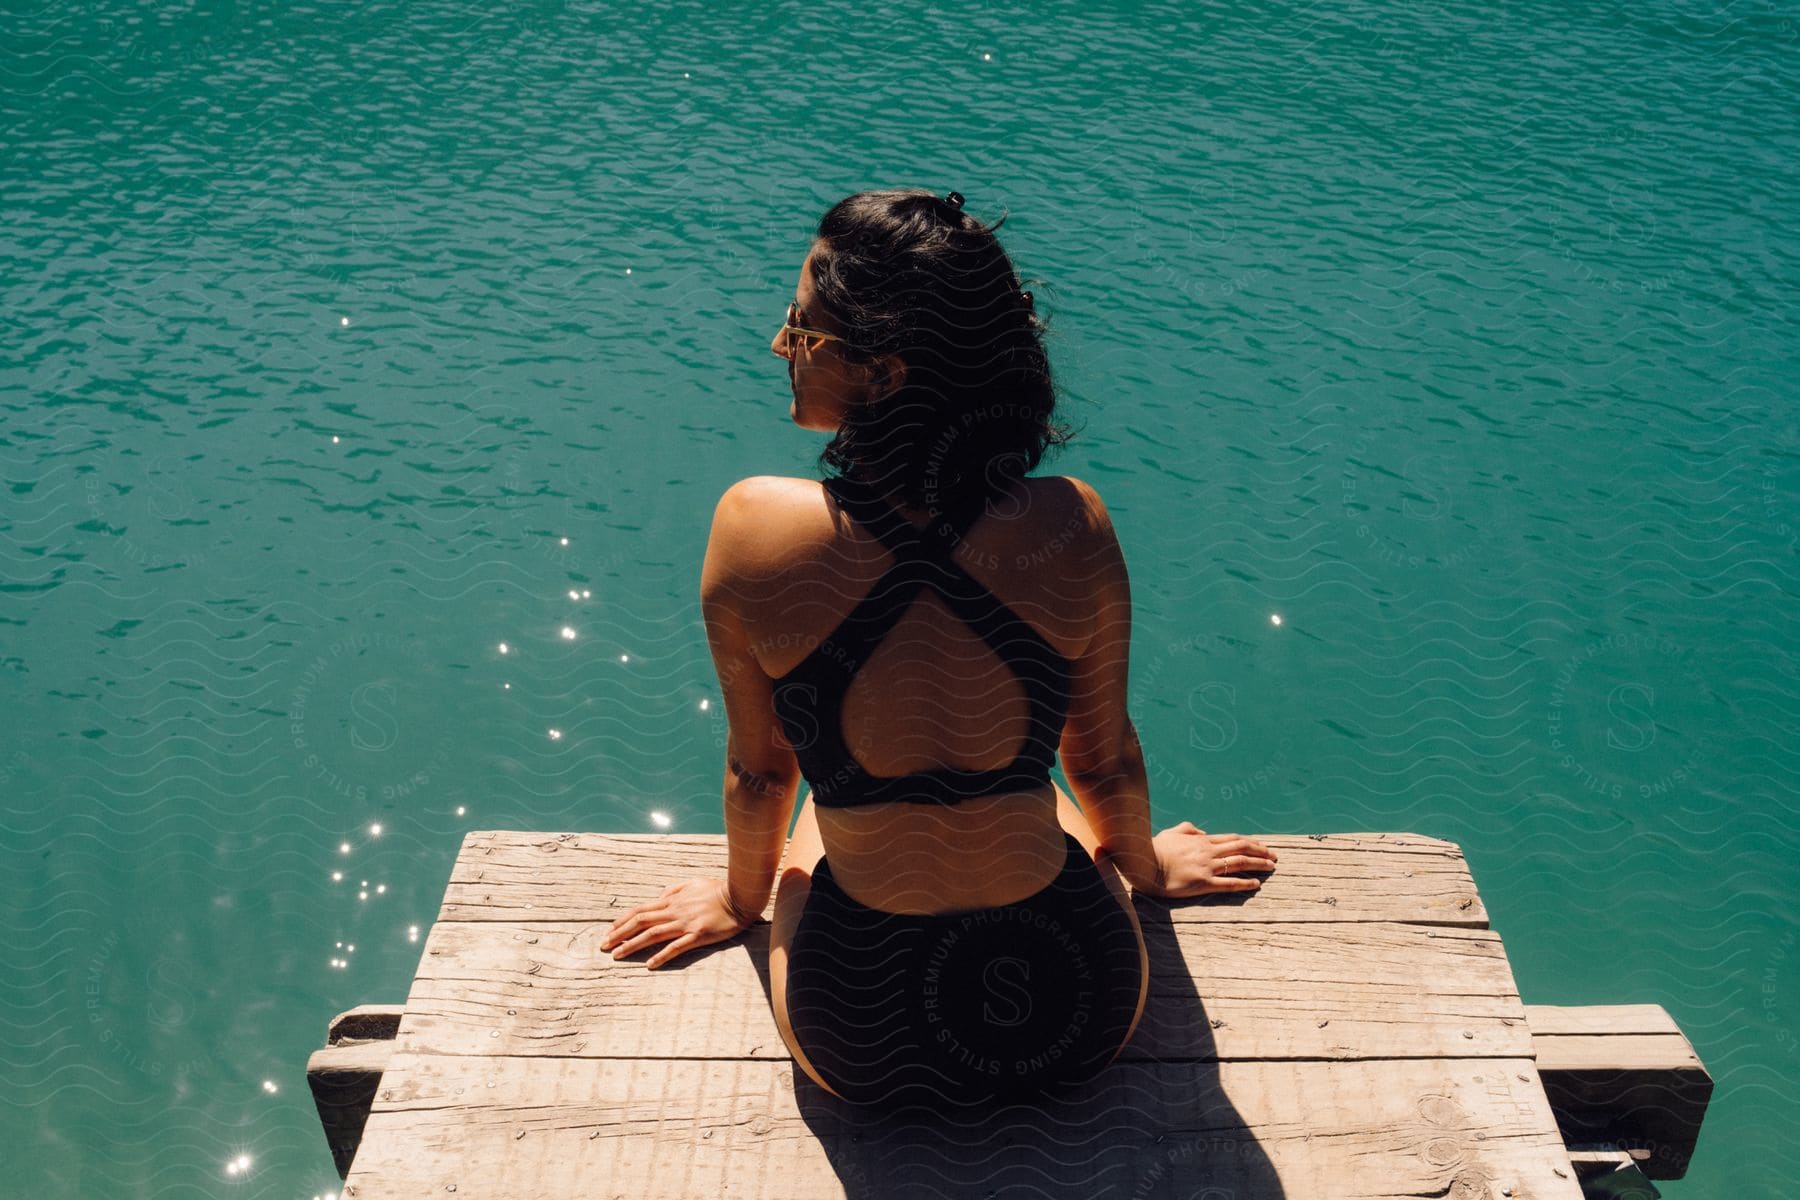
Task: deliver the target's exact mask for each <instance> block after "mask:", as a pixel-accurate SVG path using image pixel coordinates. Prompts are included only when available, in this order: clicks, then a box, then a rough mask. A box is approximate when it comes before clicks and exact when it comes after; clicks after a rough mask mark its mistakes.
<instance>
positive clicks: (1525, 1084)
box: [344, 1056, 1581, 1200]
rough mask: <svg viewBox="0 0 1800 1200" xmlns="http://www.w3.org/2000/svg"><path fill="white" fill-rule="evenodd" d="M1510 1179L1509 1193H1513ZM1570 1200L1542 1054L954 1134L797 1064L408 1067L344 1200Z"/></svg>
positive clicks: (1300, 1075)
mask: <svg viewBox="0 0 1800 1200" xmlns="http://www.w3.org/2000/svg"><path fill="white" fill-rule="evenodd" d="M1503 1189H1510V1193H1508V1192H1505V1191H1503ZM452 1191H453V1192H454V1195H455V1196H456V1198H457V1200H485V1198H490V1197H491V1198H494V1200H563V1198H565V1197H566V1198H569V1200H573V1198H575V1197H581V1198H583V1200H589V1198H602V1197H619V1198H625V1197H630V1198H631V1200H639V1198H643V1200H651V1198H658V1197H669V1198H671V1200H672V1198H676V1197H681V1198H683V1200H685V1198H689V1197H714V1196H716V1197H725V1198H737V1200H765V1198H766V1200H774V1198H776V1197H780V1198H782V1200H801V1198H810V1197H821V1198H832V1200H836V1198H840V1197H854V1198H858V1200H874V1198H877V1197H881V1198H885V1197H916V1198H932V1197H959V1198H960V1197H968V1196H989V1195H993V1196H1007V1197H1025V1196H1043V1197H1079V1198H1080V1200H1093V1198H1094V1197H1114V1196H1116V1197H1133V1198H1135V1197H1146V1198H1149V1197H1156V1198H1162V1200H1176V1198H1181V1200H1193V1198H1195V1197H1205V1196H1211V1197H1231V1198H1233V1200H1274V1198H1276V1197H1285V1198H1287V1200H1310V1198H1321V1200H1322V1198H1325V1197H1330V1198H1332V1200H1346V1198H1350V1197H1365V1198H1375V1197H1396V1198H1397V1197H1419V1196H1449V1197H1458V1198H1462V1200H1473V1198H1475V1197H1499V1196H1502V1195H1505V1194H1510V1196H1511V1197H1513V1200H1578V1198H1579V1196H1580V1194H1581V1193H1580V1189H1579V1188H1578V1187H1577V1185H1576V1182H1575V1178H1574V1172H1573V1170H1572V1169H1571V1168H1570V1166H1569V1162H1568V1158H1567V1155H1566V1153H1565V1152H1564V1149H1563V1144H1562V1140H1561V1138H1560V1137H1559V1136H1558V1135H1557V1133H1556V1131H1555V1126H1554V1123H1553V1121H1552V1119H1551V1116H1550V1112H1549V1109H1548V1107H1547V1105H1546V1104H1545V1102H1544V1099H1543V1095H1542V1092H1541V1091H1540V1090H1539V1089H1538V1088H1537V1086H1536V1084H1535V1081H1534V1077H1533V1076H1532V1074H1531V1063H1530V1062H1529V1060H1523V1059H1518V1060H1505V1059H1494V1060H1486V1061H1465V1060H1448V1061H1446V1060H1409V1061H1399V1062H1393V1061H1370V1062H1354V1063H1303V1062H1247V1063H1224V1064H1220V1065H1218V1066H1216V1067H1215V1066H1209V1065H1204V1064H1197V1063H1186V1064H1168V1063H1164V1064H1153V1063H1132V1064H1128V1065H1121V1066H1119V1067H1117V1068H1116V1069H1115V1070H1112V1071H1109V1072H1107V1074H1106V1075H1104V1076H1102V1079H1101V1080H1100V1081H1096V1083H1095V1085H1092V1086H1090V1087H1088V1088H1084V1089H1079V1090H1076V1091H1073V1092H1070V1093H1067V1094H1065V1095H1061V1096H1058V1097H1055V1098H1046V1099H1045V1100H1043V1101H1041V1102H1039V1103H1036V1104H1033V1105H1030V1106H1019V1105H1014V1106H1010V1107H1004V1108H1000V1109H997V1110H995V1111H993V1112H991V1113H988V1114H985V1115H983V1116H981V1117H978V1118H976V1119H973V1120H969V1121H964V1122H960V1123H957V1124H947V1123H946V1122H944V1121H943V1120H942V1119H941V1118H939V1117H938V1116H937V1115H935V1114H932V1113H929V1112H923V1111H913V1112H901V1113H895V1114H888V1115H867V1114H863V1113H861V1112H859V1111H858V1110H856V1109H854V1108H852V1107H850V1106H847V1105H844V1104H842V1103H840V1102H838V1101H836V1100H834V1099H833V1098H832V1097H830V1096H829V1095H828V1094H826V1093H825V1092H824V1091H823V1090H822V1089H820V1088H818V1087H817V1086H816V1085H814V1084H812V1083H811V1082H810V1081H809V1080H807V1079H806V1078H805V1076H799V1078H798V1081H797V1082H796V1077H795V1072H794V1071H793V1069H792V1067H791V1066H789V1065H787V1064H781V1063H773V1062H743V1061H740V1062H712V1061H687V1060H648V1061H647V1060H618V1059H609V1060H600V1061H583V1060H572V1059H559V1058H542V1057H537V1058H470V1057H464V1058H456V1057H449V1058H439V1057H431V1056H418V1057H415V1058H413V1059H412V1060H411V1061H410V1062H409V1064H408V1070H407V1072H406V1077H405V1079H404V1080H403V1081H402V1080H395V1081H393V1082H391V1083H384V1084H383V1086H382V1089H381V1092H380V1095H379V1096H378V1097H377V1100H376V1106H375V1111H374V1113H373V1115H372V1116H371V1117H370V1119H369V1125H368V1129H367V1132H366V1135H365V1140H364V1146H363V1150H362V1152H361V1153H360V1154H359V1155H358V1157H357V1160H356V1167H355V1171H354V1172H353V1174H352V1178H351V1180H350V1183H349V1185H348V1186H346V1188H345V1189H344V1195H345V1197H346V1198H347V1200H401V1198H408V1200H411V1198H415V1197H416V1198H419V1200H423V1198H424V1197H433V1198H438V1197H443V1196H445V1195H447V1194H451V1193H452Z"/></svg>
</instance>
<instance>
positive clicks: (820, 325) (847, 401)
mask: <svg viewBox="0 0 1800 1200" xmlns="http://www.w3.org/2000/svg"><path fill="white" fill-rule="evenodd" d="M812 263H813V252H812V251H810V250H809V251H808V252H807V255H806V261H804V262H802V263H801V264H800V281H799V283H798V284H797V285H796V286H795V288H794V303H795V304H797V305H798V306H799V313H798V314H797V315H796V316H795V318H794V323H795V324H796V325H798V326H799V327H801V328H803V329H815V330H818V331H819V332H820V333H831V334H839V335H841V334H842V330H840V329H839V328H838V324H837V322H836V321H835V320H834V319H833V318H832V317H831V316H830V315H829V314H827V313H826V312H824V311H823V310H822V309H821V308H820V307H819V305H818V303H817V302H816V300H815V299H814V296H813V278H812ZM782 320H783V322H784V323H783V325H782V327H781V328H780V329H777V330H776V331H775V337H774V339H773V340H772V341H770V343H769V350H770V352H771V353H773V354H774V355H776V356H777V357H778V358H785V359H787V362H788V379H789V380H790V382H791V384H792V389H793V404H792V406H791V407H790V408H789V410H788V415H789V416H791V417H792V418H793V421H794V424H796V425H798V426H799V427H800V428H802V429H813V430H817V431H818V432H820V433H836V432H837V431H838V428H839V426H841V425H842V424H843V422H844V414H845V413H846V412H848V411H849V408H850V405H851V404H852V403H853V402H855V400H856V399H857V397H858V395H859V394H860V393H861V392H862V390H863V387H864V381H863V379H862V373H861V372H859V371H857V370H856V369H855V368H854V367H852V366H850V364H848V363H846V362H845V361H844V359H843V356H842V351H841V349H840V347H842V345H843V343H842V342H838V341H832V340H828V339H825V338H814V337H807V336H805V335H804V334H792V335H790V334H789V333H788V331H787V326H786V324H785V322H786V310H785V308H784V310H783V315H782Z"/></svg>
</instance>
